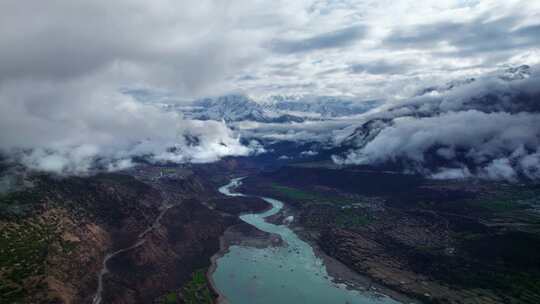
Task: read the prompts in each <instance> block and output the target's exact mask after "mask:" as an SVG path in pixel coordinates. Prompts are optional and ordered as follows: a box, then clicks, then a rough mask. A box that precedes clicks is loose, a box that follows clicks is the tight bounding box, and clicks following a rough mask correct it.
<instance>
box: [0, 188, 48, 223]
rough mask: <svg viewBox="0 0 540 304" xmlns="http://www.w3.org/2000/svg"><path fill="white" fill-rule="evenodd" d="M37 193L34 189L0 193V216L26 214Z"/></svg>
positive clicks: (21, 215)
mask: <svg viewBox="0 0 540 304" xmlns="http://www.w3.org/2000/svg"><path fill="white" fill-rule="evenodd" d="M38 201H39V195H38V194H37V193H36V192H34V191H19V192H12V193H8V194H5V195H0V218H16V217H24V216H26V215H28V214H29V213H30V212H31V211H32V210H33V208H34V207H35V205H36V203H37V202H38Z"/></svg>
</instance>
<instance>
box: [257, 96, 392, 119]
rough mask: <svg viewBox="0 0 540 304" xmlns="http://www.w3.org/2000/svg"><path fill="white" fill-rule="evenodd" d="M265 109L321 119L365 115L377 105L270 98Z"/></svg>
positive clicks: (343, 99) (317, 98)
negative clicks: (316, 115) (302, 114)
mask: <svg viewBox="0 0 540 304" xmlns="http://www.w3.org/2000/svg"><path fill="white" fill-rule="evenodd" d="M266 103H267V107H268V108H271V109H273V110H276V111H290V112H296V113H305V114H307V115H313V114H318V115H320V117H321V118H334V117H344V116H351V115H357V114H362V113H365V112H367V111H369V110H371V109H373V108H375V107H377V106H379V105H381V101H378V100H357V99H353V98H346V97H335V96H280V95H277V96H271V97H270V98H269V99H268V100H267V101H266Z"/></svg>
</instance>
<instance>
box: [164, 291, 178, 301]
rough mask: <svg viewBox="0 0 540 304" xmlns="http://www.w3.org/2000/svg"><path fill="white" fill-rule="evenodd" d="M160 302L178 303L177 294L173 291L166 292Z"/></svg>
mask: <svg viewBox="0 0 540 304" xmlns="http://www.w3.org/2000/svg"><path fill="white" fill-rule="evenodd" d="M161 303H163V304H176V303H178V295H177V294H176V292H174V291H173V292H169V293H168V294H166V295H165V297H164V298H163V301H162V302H161Z"/></svg>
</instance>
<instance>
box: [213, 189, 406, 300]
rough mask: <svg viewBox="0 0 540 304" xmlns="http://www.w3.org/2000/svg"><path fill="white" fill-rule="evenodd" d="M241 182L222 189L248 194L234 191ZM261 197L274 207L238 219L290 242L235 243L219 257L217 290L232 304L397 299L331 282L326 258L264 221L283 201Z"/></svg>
mask: <svg viewBox="0 0 540 304" xmlns="http://www.w3.org/2000/svg"><path fill="white" fill-rule="evenodd" d="M240 183H241V179H240V178H236V179H233V180H232V181H231V182H230V183H229V184H227V185H225V186H223V187H221V188H219V191H220V192H221V193H223V194H225V195H228V196H244V195H242V194H240V193H234V192H231V190H232V189H234V188H235V187H237V186H238V185H240ZM262 199H264V200H265V201H267V202H268V203H270V204H272V206H273V207H272V209H270V210H268V211H266V212H264V213H259V214H247V215H243V216H241V217H240V218H241V219H242V220H243V221H245V222H247V223H249V224H251V225H253V226H255V227H257V228H259V229H260V230H263V231H266V232H270V233H275V234H279V235H280V236H281V238H282V239H283V240H284V241H285V243H286V246H284V247H269V248H264V249H260V248H253V247H245V246H231V247H230V248H229V252H228V253H227V254H225V255H224V256H223V257H221V258H219V259H218V260H217V261H216V263H217V267H216V270H215V272H214V273H213V275H212V277H213V280H214V283H215V286H216V288H217V289H218V290H219V292H220V293H221V294H223V295H224V296H225V297H226V298H227V300H228V301H229V302H230V304H266V303H268V304H276V303H281V304H287V303H291V304H292V303H294V304H299V303H310V304H319V303H320V304H339V303H350V304H353V303H354V304H360V303H362V304H368V303H377V304H387V303H388V304H395V303H398V302H396V301H395V300H392V299H390V298H388V297H385V296H382V295H378V294H374V293H372V292H365V291H364V292H360V291H355V290H348V289H346V288H345V286H342V285H338V284H335V283H334V282H332V278H331V277H330V276H329V275H328V273H327V272H326V267H325V266H324V263H323V261H322V260H321V259H319V258H318V257H317V256H316V255H315V253H314V251H313V248H311V246H310V245H309V244H308V243H306V242H304V241H302V240H301V239H300V238H299V237H298V236H297V235H296V234H295V233H294V232H293V231H292V230H291V229H289V228H288V227H287V226H284V225H274V224H270V223H268V222H266V221H265V220H264V218H265V217H268V216H270V215H273V214H275V213H277V212H278V211H279V210H280V209H281V208H282V207H283V203H282V202H280V201H278V200H275V199H272V198H266V197H262Z"/></svg>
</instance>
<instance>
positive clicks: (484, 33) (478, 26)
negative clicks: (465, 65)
mask: <svg viewBox="0 0 540 304" xmlns="http://www.w3.org/2000/svg"><path fill="white" fill-rule="evenodd" d="M520 21H521V20H520V18H519V17H516V16H509V17H504V18H498V19H495V20H491V19H490V18H489V16H483V17H480V18H477V19H474V20H473V21H471V22H448V21H446V22H440V23H436V24H425V25H420V26H413V27H409V28H405V29H399V30H395V31H394V32H392V33H391V34H390V35H389V37H388V38H386V39H384V40H383V43H382V45H383V46H386V47H391V48H411V49H435V48H436V47H437V46H438V44H439V43H447V44H448V45H450V46H453V47H455V48H456V50H452V51H447V52H438V54H439V55H447V56H448V55H450V56H476V55H482V54H486V53H500V52H509V51H513V50H516V49H525V48H530V47H536V46H538V45H540V25H528V26H522V27H520Z"/></svg>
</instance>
